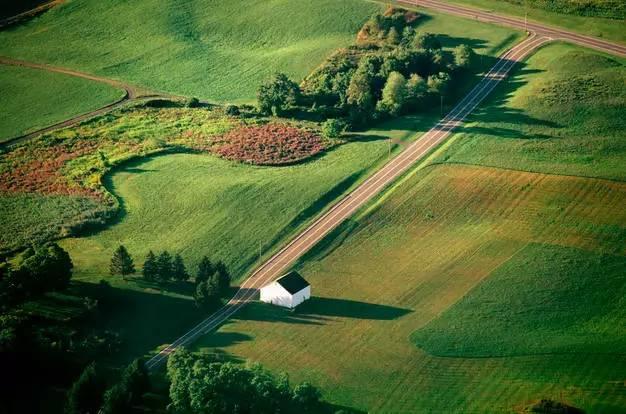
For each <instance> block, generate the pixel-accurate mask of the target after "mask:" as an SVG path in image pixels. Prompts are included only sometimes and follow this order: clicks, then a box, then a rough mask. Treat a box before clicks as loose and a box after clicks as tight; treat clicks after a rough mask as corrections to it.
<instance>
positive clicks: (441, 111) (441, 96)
mask: <svg viewBox="0 0 626 414" xmlns="http://www.w3.org/2000/svg"><path fill="white" fill-rule="evenodd" d="M440 98H441V110H440V113H441V116H443V95H440Z"/></svg>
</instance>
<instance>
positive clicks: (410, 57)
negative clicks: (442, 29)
mask: <svg viewBox="0 0 626 414" xmlns="http://www.w3.org/2000/svg"><path fill="white" fill-rule="evenodd" d="M416 20H418V16H417V15H416V14H415V13H413V12H407V11H404V10H400V9H394V8H391V9H389V10H387V12H385V13H384V14H376V15H374V16H372V18H371V19H370V20H368V22H367V23H366V24H365V26H364V27H363V29H361V32H360V33H359V37H358V41H357V44H355V45H352V46H350V47H348V48H346V49H340V50H338V51H336V52H335V53H334V54H333V55H331V56H330V57H329V58H328V59H327V60H326V61H325V62H324V63H323V64H322V65H321V66H320V67H318V68H317V69H316V70H314V71H313V72H312V73H311V74H310V75H309V76H307V77H306V78H305V79H304V81H303V82H302V83H301V84H300V85H298V84H297V83H296V82H294V81H293V80H291V79H289V77H288V76H287V75H285V74H281V73H279V74H276V75H275V76H273V77H272V78H271V79H269V80H268V81H267V82H265V83H263V84H262V85H261V86H260V87H259V90H258V93H257V98H258V107H259V110H260V111H261V112H263V113H265V114H273V115H280V114H281V113H283V112H285V111H286V110H289V109H291V108H298V107H299V108H302V109H306V110H307V111H309V112H315V113H318V114H319V115H321V116H322V117H323V118H331V119H335V118H343V119H345V120H346V124H347V125H349V126H351V127H355V128H358V127H363V126H366V125H368V124H369V123H371V122H372V121H376V120H380V119H383V118H387V117H394V116H398V115H400V114H403V113H408V112H412V113H413V112H419V111H422V110H427V109H428V108H429V107H430V106H431V104H432V103H433V101H435V99H436V102H437V103H439V99H438V98H439V97H444V96H447V95H448V94H449V92H450V87H451V85H452V84H453V82H454V80H455V79H456V78H458V77H460V76H461V75H463V74H464V73H467V72H470V71H471V69H472V67H473V66H474V61H475V53H474V51H473V50H472V49H471V48H470V47H469V46H468V45H458V46H457V47H456V48H455V49H454V50H453V51H451V52H448V51H444V50H443V48H442V44H441V41H440V40H439V38H438V37H437V36H436V35H434V34H432V33H427V32H419V31H417V30H416V29H415V27H414V26H415V21H416Z"/></svg>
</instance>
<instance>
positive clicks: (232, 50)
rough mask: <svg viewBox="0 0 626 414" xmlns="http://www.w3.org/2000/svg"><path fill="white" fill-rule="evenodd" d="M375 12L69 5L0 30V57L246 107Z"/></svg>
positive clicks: (357, 5)
mask: <svg viewBox="0 0 626 414" xmlns="http://www.w3.org/2000/svg"><path fill="white" fill-rule="evenodd" d="M380 8H381V6H379V5H377V4H374V3H368V2H363V1H361V0H342V1H334V0H297V1H294V0H269V1H268V0H244V1H237V2H233V1H225V0H202V1H191V0H184V1H178V0H167V1H163V0H140V1H132V2H124V1H116V0H105V1H96V2H94V1H86V0H76V1H72V2H67V3H65V4H62V5H60V6H57V7H55V8H54V9H52V10H51V11H49V12H47V13H45V14H44V15H42V16H41V17H39V18H36V19H33V20H31V21H29V22H28V23H26V24H25V25H23V26H20V27H17V28H14V29H11V30H8V31H3V32H2V33H0V54H2V55H10V56H13V57H20V58H24V59H29V60H35V61H42V62H49V63H56V64H59V65H63V66H67V67H72V68H79V69H83V70H86V71H89V72H94V73H98V74H101V75H105V76H110V77H114V78H120V79H124V80H127V81H131V82H133V83H135V84H139V85H143V86H147V87H149V88H152V89H157V90H162V91H168V92H174V93H178V94H184V95H194V96H199V97H202V98H205V99H211V100H220V101H250V100H251V99H253V98H254V96H255V91H256V88H257V87H258V85H259V84H260V82H261V81H262V80H264V79H265V78H266V77H268V76H269V75H270V74H272V73H273V72H275V71H283V72H286V73H288V74H290V75H292V76H295V77H296V78H302V77H304V75H306V74H307V73H308V72H309V71H310V70H311V69H313V68H314V67H315V66H316V65H318V64H319V63H320V62H321V61H322V59H323V58H324V57H325V56H326V55H328V54H329V53H330V52H331V51H332V50H334V49H336V48H338V47H341V46H345V45H347V44H349V43H350V42H351V41H352V40H353V39H354V37H355V36H356V33H357V32H358V30H359V28H360V26H361V25H362V24H363V23H364V22H365V20H367V18H368V17H369V16H370V15H371V14H373V13H374V12H375V11H377V10H379V9H380ZM137 22H141V24H137Z"/></svg>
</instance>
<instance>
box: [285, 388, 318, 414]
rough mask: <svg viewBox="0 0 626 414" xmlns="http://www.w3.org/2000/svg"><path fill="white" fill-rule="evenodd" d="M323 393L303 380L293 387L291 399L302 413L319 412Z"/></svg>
mask: <svg viewBox="0 0 626 414" xmlns="http://www.w3.org/2000/svg"><path fill="white" fill-rule="evenodd" d="M321 398H322V394H321V393H320V391H319V390H318V389H317V388H316V387H314V386H313V385H311V384H309V383H308V382H303V383H302V384H299V385H297V386H296V387H295V388H294V389H293V393H292V396H291V399H292V401H293V403H294V405H295V406H296V407H298V408H299V412H301V413H317V412H319V409H320V406H321V401H320V400H321Z"/></svg>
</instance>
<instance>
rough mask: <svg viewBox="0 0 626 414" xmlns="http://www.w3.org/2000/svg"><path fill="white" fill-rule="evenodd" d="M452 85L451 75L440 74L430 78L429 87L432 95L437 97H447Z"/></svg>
mask: <svg viewBox="0 0 626 414" xmlns="http://www.w3.org/2000/svg"><path fill="white" fill-rule="evenodd" d="M449 84H450V75H448V74H447V73H445V72H439V73H438V74H436V75H432V76H429V77H428V81H427V85H428V90H429V91H430V92H431V93H434V94H437V95H445V94H446V92H447V90H448V85H449Z"/></svg>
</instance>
